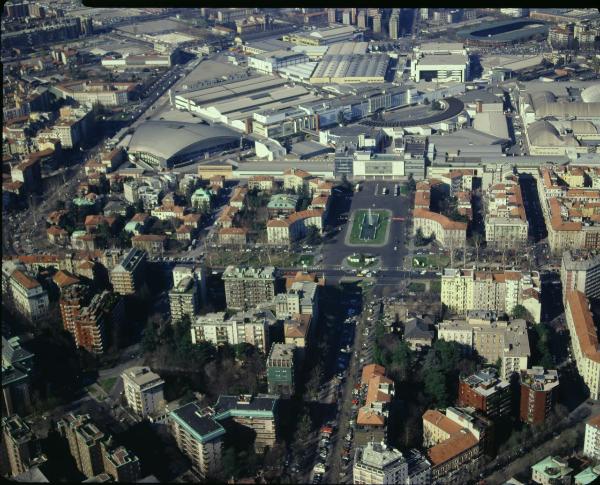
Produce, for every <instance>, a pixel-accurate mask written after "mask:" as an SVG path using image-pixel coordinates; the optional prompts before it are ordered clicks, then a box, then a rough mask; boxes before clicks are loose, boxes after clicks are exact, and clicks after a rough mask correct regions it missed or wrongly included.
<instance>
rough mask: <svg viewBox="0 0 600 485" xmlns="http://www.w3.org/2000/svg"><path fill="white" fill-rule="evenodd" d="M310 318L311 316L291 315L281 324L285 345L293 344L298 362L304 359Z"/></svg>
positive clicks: (309, 331)
mask: <svg viewBox="0 0 600 485" xmlns="http://www.w3.org/2000/svg"><path fill="white" fill-rule="evenodd" d="M311 323H312V316H311V315H307V314H304V315H300V314H296V315H292V318H289V319H287V320H285V321H284V322H283V333H284V337H285V343H286V344H294V345H295V346H296V348H297V349H298V354H299V356H300V357H299V358H300V360H303V359H304V354H305V349H306V346H307V345H308V342H309V340H310V335H311V331H312V325H311Z"/></svg>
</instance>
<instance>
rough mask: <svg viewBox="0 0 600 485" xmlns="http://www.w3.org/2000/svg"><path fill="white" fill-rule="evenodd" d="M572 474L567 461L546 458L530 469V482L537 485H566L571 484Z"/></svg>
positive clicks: (553, 457)
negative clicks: (557, 484)
mask: <svg viewBox="0 0 600 485" xmlns="http://www.w3.org/2000/svg"><path fill="white" fill-rule="evenodd" d="M572 473H573V469H572V468H571V467H570V466H569V460H566V459H564V458H561V457H558V456H547V457H546V458H544V459H543V460H541V461H539V462H538V463H536V464H535V465H533V466H532V467H531V481H532V482H533V483H538V484H539V485H554V484H556V483H559V484H568V483H571V482H572V476H571V475H572Z"/></svg>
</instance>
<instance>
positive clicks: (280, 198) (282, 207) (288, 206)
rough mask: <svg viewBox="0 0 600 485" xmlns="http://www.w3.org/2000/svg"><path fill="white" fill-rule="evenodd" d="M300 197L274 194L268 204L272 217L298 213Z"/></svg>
mask: <svg viewBox="0 0 600 485" xmlns="http://www.w3.org/2000/svg"><path fill="white" fill-rule="evenodd" d="M299 201H300V197H299V196H297V195H293V194H273V195H272V196H271V198H270V200H269V202H268V203H267V211H268V213H269V216H270V217H276V216H282V215H283V216H287V215H290V214H293V213H294V212H296V209H297V207H298V202H299Z"/></svg>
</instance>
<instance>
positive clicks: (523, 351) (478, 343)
mask: <svg viewBox="0 0 600 485" xmlns="http://www.w3.org/2000/svg"><path fill="white" fill-rule="evenodd" d="M437 334H438V335H437V337H438V339H440V340H446V341H452V342H458V343H460V344H463V345H464V346H465V349H472V350H475V351H476V352H477V353H478V354H479V355H480V356H481V357H483V359H484V360H485V362H486V363H488V364H495V363H496V362H498V360H500V361H501V369H500V377H501V379H503V380H506V379H508V378H509V377H510V375H511V374H512V373H513V372H519V371H521V370H524V369H527V364H528V360H529V357H530V355H531V351H530V347H529V337H528V335H527V322H526V321H525V320H521V319H517V320H512V321H501V320H489V321H483V320H479V321H473V320H470V319H468V320H451V321H443V322H440V323H439V324H438V332H437Z"/></svg>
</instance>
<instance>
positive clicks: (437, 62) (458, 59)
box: [417, 54, 468, 66]
mask: <svg viewBox="0 0 600 485" xmlns="http://www.w3.org/2000/svg"><path fill="white" fill-rule="evenodd" d="M417 62H418V65H419V66H455V65H457V66H464V65H465V64H466V63H467V62H468V57H467V56H464V55H461V54H431V55H427V54H426V55H425V56H423V57H422V58H421V59H419V60H418V61H417Z"/></svg>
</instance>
